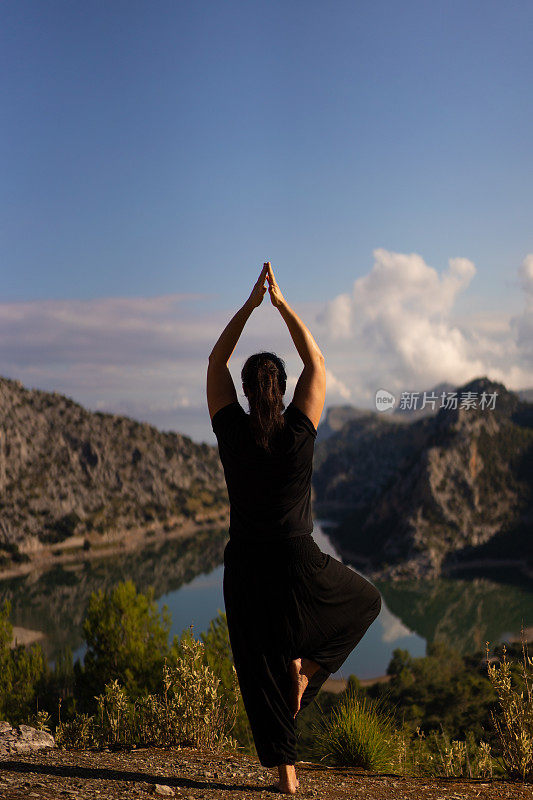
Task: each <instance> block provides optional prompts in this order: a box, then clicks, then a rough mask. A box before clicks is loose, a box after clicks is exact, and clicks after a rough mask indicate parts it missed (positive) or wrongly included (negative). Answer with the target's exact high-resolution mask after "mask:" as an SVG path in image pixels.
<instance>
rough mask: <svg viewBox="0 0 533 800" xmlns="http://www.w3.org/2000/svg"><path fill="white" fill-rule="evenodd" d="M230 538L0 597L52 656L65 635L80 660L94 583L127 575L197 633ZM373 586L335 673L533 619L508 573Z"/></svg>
mask: <svg viewBox="0 0 533 800" xmlns="http://www.w3.org/2000/svg"><path fill="white" fill-rule="evenodd" d="M327 530H328V532H329V533H330V535H329V536H328V535H326V533H325V532H324V530H323V528H322V526H321V524H320V521H317V522H315V530H314V532H313V537H314V539H315V541H316V542H317V544H318V545H319V547H320V548H321V550H323V551H324V552H326V553H329V554H330V555H331V556H332V557H333V558H338V559H339V560H340V561H342V559H341V558H340V556H339V553H338V552H337V550H336V549H335V546H334V543H333V541H332V539H333V538H334V533H333V532H332V531H331V529H330V528H327ZM226 541H227V531H226V530H225V529H222V530H221V529H218V530H217V529H209V530H205V531H201V532H199V533H197V534H195V535H194V536H193V537H191V538H189V539H168V540H164V541H159V542H155V541H154V542H152V543H150V544H148V545H147V546H146V547H145V548H143V549H142V550H138V551H136V552H130V553H127V552H125V553H124V554H123V555H122V556H121V557H120V558H116V557H111V558H102V559H99V560H91V561H83V562H81V563H79V564H76V565H68V566H56V567H55V568H54V569H52V570H49V571H47V572H42V571H41V572H38V571H37V572H34V573H31V574H30V575H27V576H24V577H22V578H16V579H15V578H11V579H8V580H5V581H3V582H0V603H1V602H3V600H4V599H5V598H6V597H8V598H9V599H10V600H11V603H12V613H11V621H12V622H13V624H14V625H18V626H21V627H24V628H30V629H35V630H40V631H43V632H44V633H45V634H46V638H45V640H44V641H43V642H42V646H43V648H44V649H45V652H46V654H47V657H48V658H49V660H50V662H51V663H52V664H53V663H54V661H55V658H56V657H57V654H58V652H59V649H60V648H61V647H63V646H64V645H65V644H67V643H68V644H69V645H70V646H71V647H72V650H73V652H74V658H75V659H76V658H77V657H79V658H80V659H81V660H83V656H84V653H85V644H84V642H83V633H82V621H83V618H84V616H85V612H86V608H87V604H88V601H89V597H90V594H91V592H92V591H95V590H97V589H105V590H109V589H111V588H112V587H113V586H114V585H116V583H118V581H120V580H125V579H127V578H130V579H131V580H133V581H134V582H135V585H136V587H137V589H138V591H141V592H146V591H147V589H148V587H149V586H154V589H155V599H156V600H157V602H158V605H159V607H160V608H162V607H163V605H164V604H166V605H167V606H168V609H169V611H170V614H171V618H172V627H171V630H170V638H172V637H173V636H174V635H178V636H179V635H180V634H181V632H182V631H183V630H184V629H185V628H187V627H189V625H191V624H192V625H193V626H194V633H195V635H196V636H199V635H200V632H202V631H205V630H207V629H208V627H209V623H210V621H211V620H212V619H213V618H214V617H216V615H217V613H218V611H219V610H220V611H223V610H224V598H223V594H222V576H223V565H222V558H223V551H224V546H225V544H226ZM358 571H359V570H358ZM365 577H366V576H365ZM376 586H377V587H378V589H379V590H380V592H381V594H382V597H383V606H382V610H381V613H380V615H379V617H378V619H377V620H376V621H375V622H374V624H373V625H372V626H371V627H370V629H369V631H368V632H367V634H366V635H365V636H364V638H363V639H362V641H361V642H360V643H359V645H358V646H357V648H356V650H355V651H354V652H353V653H352V654H351V655H350V656H349V657H348V659H347V660H346V662H345V663H344V664H343V666H342V667H341V669H340V670H339V672H338V673H337V674H336V676H335V677H348V675H350V674H352V673H354V674H356V675H358V676H359V677H360V678H362V679H365V678H373V677H377V676H379V675H383V674H384V673H385V672H386V669H387V665H388V663H389V661H390V657H391V655H392V651H393V650H394V649H396V648H402V649H406V650H409V652H410V653H411V654H412V655H413V656H419V655H424V653H425V649H426V641H434V640H441V641H445V642H447V643H448V644H450V645H451V646H453V647H455V648H457V649H459V650H460V651H461V652H463V653H466V652H469V651H472V650H476V649H478V650H479V649H482V648H483V647H484V644H485V641H487V640H489V641H491V642H492V643H495V642H496V641H498V640H501V639H504V638H506V637H507V636H508V635H509V634H510V633H512V634H515V635H516V634H518V633H519V631H520V628H521V625H522V623H523V624H524V627H527V626H528V625H531V624H532V622H533V593H532V592H531V586H530V585H529V584H527V583H523V582H520V581H519V580H518V579H517V578H516V576H514V578H513V576H512V575H509V574H501V573H500V574H494V575H492V576H491V577H487V576H486V575H485V576H484V577H478V576H474V575H472V576H466V575H465V574H463V575H462V576H461V580H451V579H449V580H438V581H431V582H422V581H418V582H402V583H390V582H384V581H376Z"/></svg>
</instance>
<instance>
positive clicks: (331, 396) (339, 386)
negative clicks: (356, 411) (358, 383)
mask: <svg viewBox="0 0 533 800" xmlns="http://www.w3.org/2000/svg"><path fill="white" fill-rule="evenodd" d="M351 394H352V393H351V392H350V390H349V389H348V387H347V386H346V384H345V383H343V382H342V381H340V380H339V379H338V378H336V377H335V375H334V374H333V372H332V371H331V370H330V369H326V398H327V399H328V400H332V401H333V400H335V397H336V396H337V395H338V396H339V397H340V398H341V399H342V400H349V399H350V397H351Z"/></svg>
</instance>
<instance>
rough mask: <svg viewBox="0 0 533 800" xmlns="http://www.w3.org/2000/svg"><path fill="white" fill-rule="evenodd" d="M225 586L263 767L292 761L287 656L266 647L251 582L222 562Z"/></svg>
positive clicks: (241, 677) (235, 653)
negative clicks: (224, 565)
mask: <svg viewBox="0 0 533 800" xmlns="http://www.w3.org/2000/svg"><path fill="white" fill-rule="evenodd" d="M223 591H224V602H225V606H226V618H227V621H228V633H229V638H230V644H231V649H232V652H233V661H234V664H235V669H236V672H237V677H238V679H239V686H240V689H241V693H242V698H243V703H244V707H245V709H246V714H247V716H248V720H249V722H250V728H251V730H252V735H253V738H254V743H255V747H256V750H257V755H258V757H259V760H260V762H261V764H262V765H263V766H264V767H275V766H278V765H282V764H285V765H293V764H294V763H295V761H296V728H295V721H294V717H293V715H292V712H291V709H290V705H289V697H290V688H291V687H290V677H289V671H288V667H289V656H288V654H285V653H284V652H283V649H279V650H277V649H275V648H273V647H271V646H269V645H270V644H271V642H270V637H269V636H268V634H266V635H265V631H264V629H263V626H262V625H261V615H260V614H258V608H257V604H256V602H254V593H253V589H252V587H251V582H250V581H247V580H243V577H242V573H239V572H238V571H237V570H234V569H232V568H231V567H227V566H226V567H225V568H224V578H223ZM263 601H264V598H263Z"/></svg>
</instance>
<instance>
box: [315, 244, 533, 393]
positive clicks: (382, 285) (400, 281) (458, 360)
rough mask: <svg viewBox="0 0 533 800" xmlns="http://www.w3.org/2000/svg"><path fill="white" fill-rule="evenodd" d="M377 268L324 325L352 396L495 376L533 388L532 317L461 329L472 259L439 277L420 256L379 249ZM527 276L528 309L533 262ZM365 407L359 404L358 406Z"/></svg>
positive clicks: (454, 262)
mask: <svg viewBox="0 0 533 800" xmlns="http://www.w3.org/2000/svg"><path fill="white" fill-rule="evenodd" d="M373 255H374V264H373V267H372V269H371V270H370V271H369V272H368V273H367V274H366V275H363V276H362V277H360V278H358V279H357V280H356V281H355V282H354V284H353V289H352V291H351V293H343V294H341V295H338V296H337V297H335V298H333V299H332V300H331V301H330V302H329V303H327V304H326V307H325V309H324V312H323V313H322V314H321V315H319V321H320V322H321V323H322V324H323V325H324V335H325V336H326V337H327V340H328V348H327V349H328V351H329V352H330V353H331V354H332V359H331V363H332V366H333V368H334V369H335V371H336V372H337V373H340V374H342V376H343V382H344V384H345V385H346V387H347V388H348V389H349V390H350V391H351V393H352V397H354V396H355V397H356V399H359V401H364V400H365V399H366V398H368V397H369V396H371V394H372V393H373V391H374V390H375V389H376V388H378V384H379V385H381V384H383V385H387V386H388V387H389V388H390V389H391V390H394V389H397V390H414V389H419V388H427V387H429V386H431V385H434V384H435V383H438V382H440V381H450V382H451V383H454V384H461V383H464V382H466V381H467V380H470V379H472V378H474V377H479V376H481V375H488V376H489V377H490V378H493V379H494V380H498V381H502V382H503V383H505V384H506V385H507V386H509V388H523V387H524V386H526V385H530V384H531V383H533V379H532V376H531V372H530V370H529V369H527V367H528V360H529V359H530V358H531V341H532V339H533V337H531V335H530V334H531V332H532V331H533V326H532V323H531V313H530V312H528V311H527V309H526V312H525V313H524V314H521V315H520V316H518V317H516V318H514V323H513V320H510V319H508V318H507V319H506V320H505V321H503V320H502V319H501V318H499V319H498V320H497V322H496V323H494V322H492V324H491V322H490V321H489V320H487V318H486V317H484V318H482V319H481V320H479V323H480V324H479V326H478V328H477V329H476V327H475V320H471V321H470V324H469V325H468V324H467V325H464V324H463V325H460V324H458V322H457V321H456V319H455V318H454V316H453V311H454V306H455V304H456V302H457V299H458V297H459V295H460V294H461V293H463V292H465V291H466V290H467V289H468V287H469V285H470V283H471V281H472V279H473V278H474V276H475V274H476V268H475V266H474V264H473V263H472V262H471V261H470V260H469V259H466V258H450V259H449V261H448V267H447V269H446V270H444V272H443V273H442V274H439V273H438V272H437V271H436V270H435V269H434V268H433V267H431V266H429V265H428V264H426V262H425V261H424V259H423V258H422V257H421V256H420V255H418V254H417V253H410V254H404V253H393V252H389V251H387V250H384V249H382V248H378V249H376V250H374V253H373ZM521 277H522V283H523V287H524V290H525V292H526V296H528V297H529V298H530V299H529V300H528V307H529V306H530V305H531V302H532V301H531V298H533V256H528V257H527V258H526V259H525V261H524V263H523V265H522V267H521ZM356 401H357V400H356Z"/></svg>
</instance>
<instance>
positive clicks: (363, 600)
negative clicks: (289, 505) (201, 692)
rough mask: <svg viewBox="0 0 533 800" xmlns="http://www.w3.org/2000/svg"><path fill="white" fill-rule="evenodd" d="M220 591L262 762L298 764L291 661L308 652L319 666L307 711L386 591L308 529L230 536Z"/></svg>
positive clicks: (377, 609)
mask: <svg viewBox="0 0 533 800" xmlns="http://www.w3.org/2000/svg"><path fill="white" fill-rule="evenodd" d="M223 590H224V602H225V606H226V616H227V621H228V630H229V637H230V643H231V649H232V652H233V660H234V664H235V669H236V671H237V677H238V679H239V686H240V689H241V693H242V697H243V702H244V706H245V709H246V713H247V715H248V719H249V721H250V727H251V730H252V734H253V738H254V742H255V747H256V750H257V754H258V756H259V760H260V762H261V764H262V765H263V766H264V767H273V766H277V765H278V764H294V763H295V761H296V720H295V718H294V717H293V712H292V711H291V709H290V706H289V697H290V687H291V680H290V675H289V663H290V661H291V660H292V659H294V658H298V657H303V656H305V657H307V658H310V659H312V660H313V661H315V662H316V663H317V664H318V665H319V667H320V669H318V670H317V672H315V674H314V675H313V676H312V677H311V679H310V681H309V684H308V686H307V688H306V690H305V692H304V694H303V697H302V701H301V706H300V708H301V709H304V708H305V707H306V706H307V705H308V704H309V703H310V702H311V701H312V700H313V699H314V698H315V697H316V695H317V694H318V691H319V689H320V687H321V686H322V684H323V683H324V681H325V680H326V678H328V677H329V675H330V674H332V673H334V672H337V670H338V669H339V668H340V667H341V666H342V664H343V663H344V661H345V660H346V659H347V657H348V656H349V654H350V653H351V652H352V650H353V649H354V647H355V646H356V645H357V644H358V642H359V641H360V640H361V639H362V637H363V636H364V634H365V633H366V631H367V630H368V628H369V627H370V625H371V624H372V622H373V621H374V620H375V619H376V617H377V616H378V614H379V612H380V609H381V596H380V594H379V592H378V590H377V589H376V588H375V586H373V585H372V584H371V583H370V582H369V581H367V580H366V579H365V578H363V576H362V575H359V574H358V573H357V572H354V571H353V570H352V569H350V568H349V567H347V566H346V565H345V564H342V563H341V562H340V561H338V560H337V559H335V558H333V557H332V556H330V555H327V554H325V553H322V552H321V550H320V548H319V547H318V545H317V544H316V542H315V541H314V539H313V538H312V536H311V535H310V534H305V535H303V536H298V537H293V538H292V539H287V540H285V541H283V542H279V543H276V544H273V543H270V544H268V546H265V545H257V544H251V543H250V544H249V545H248V544H241V543H239V545H238V546H237V545H236V544H235V542H233V541H230V542H229V543H228V545H227V546H226V550H225V552H224V580H223Z"/></svg>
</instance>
